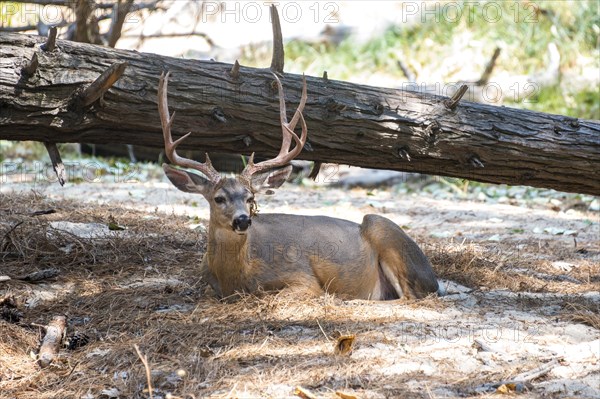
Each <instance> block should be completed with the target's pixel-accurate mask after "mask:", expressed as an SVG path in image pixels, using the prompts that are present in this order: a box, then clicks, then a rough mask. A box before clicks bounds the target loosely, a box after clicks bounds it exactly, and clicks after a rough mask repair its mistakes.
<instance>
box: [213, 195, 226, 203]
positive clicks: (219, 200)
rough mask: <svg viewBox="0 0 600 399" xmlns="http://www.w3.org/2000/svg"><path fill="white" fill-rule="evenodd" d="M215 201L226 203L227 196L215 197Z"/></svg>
mask: <svg viewBox="0 0 600 399" xmlns="http://www.w3.org/2000/svg"><path fill="white" fill-rule="evenodd" d="M215 202H216V203H217V204H224V203H225V197H223V196H218V197H215Z"/></svg>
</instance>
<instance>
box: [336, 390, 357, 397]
mask: <svg viewBox="0 0 600 399" xmlns="http://www.w3.org/2000/svg"><path fill="white" fill-rule="evenodd" d="M335 394H336V395H337V396H339V397H340V398H342V399H358V397H357V396H354V395H350V394H349V393H344V392H340V391H335Z"/></svg>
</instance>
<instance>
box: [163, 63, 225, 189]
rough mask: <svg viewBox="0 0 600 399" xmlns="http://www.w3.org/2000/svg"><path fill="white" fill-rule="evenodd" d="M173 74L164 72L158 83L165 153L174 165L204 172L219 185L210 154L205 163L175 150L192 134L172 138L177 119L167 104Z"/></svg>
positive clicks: (218, 178)
mask: <svg viewBox="0 0 600 399" xmlns="http://www.w3.org/2000/svg"><path fill="white" fill-rule="evenodd" d="M170 74H171V73H170V72H167V73H166V74H165V73H164V72H163V73H162V74H161V75H160V82H159V83H158V113H159V114H160V123H161V125H162V131H163V137H164V140H165V153H166V155H167V158H169V160H170V161H171V163H173V164H174V165H177V166H181V167H182V168H189V169H195V170H197V171H199V172H202V173H203V174H204V175H205V176H206V177H207V178H208V179H209V180H210V181H212V182H213V183H217V182H218V181H219V180H220V179H221V175H220V174H219V172H218V171H217V170H216V169H215V168H213V166H212V163H211V162H210V158H209V157H208V154H206V161H205V162H204V163H202V162H198V161H194V160H193V159H188V158H183V157H181V156H179V155H178V154H177V152H176V151H175V149H176V148H177V146H178V145H179V144H181V142H182V141H183V140H185V139H186V138H187V137H188V136H189V135H190V134H192V132H189V133H188V134H186V135H185V136H183V137H180V138H178V139H177V140H175V141H173V137H172V136H171V126H172V125H173V120H174V119H175V112H173V114H172V115H169V104H168V102H167V85H168V82H169V75H170Z"/></svg>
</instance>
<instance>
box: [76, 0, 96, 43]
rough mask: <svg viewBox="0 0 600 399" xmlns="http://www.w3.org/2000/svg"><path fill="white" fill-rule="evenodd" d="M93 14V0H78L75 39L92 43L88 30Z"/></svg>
mask: <svg viewBox="0 0 600 399" xmlns="http://www.w3.org/2000/svg"><path fill="white" fill-rule="evenodd" d="M91 14H92V2H91V0H77V5H76V7H75V18H76V23H75V37H74V38H73V40H74V41H76V42H80V43H90V35H89V32H88V22H89V19H90V15H91Z"/></svg>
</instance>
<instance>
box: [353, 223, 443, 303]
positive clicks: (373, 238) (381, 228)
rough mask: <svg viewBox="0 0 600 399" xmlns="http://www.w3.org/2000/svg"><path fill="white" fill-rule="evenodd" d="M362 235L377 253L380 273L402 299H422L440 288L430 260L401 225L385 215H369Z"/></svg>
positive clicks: (362, 225)
mask: <svg viewBox="0 0 600 399" xmlns="http://www.w3.org/2000/svg"><path fill="white" fill-rule="evenodd" d="M361 234H362V236H363V238H364V239H365V240H367V241H368V242H369V244H370V245H371V247H372V248H373V249H374V250H375V251H376V253H377V254H378V262H379V272H380V273H381V274H383V276H385V278H386V280H387V282H388V283H389V284H390V285H391V286H392V287H393V288H394V289H395V290H396V293H397V295H398V297H399V298H406V299H417V298H423V297H425V296H427V295H429V294H432V293H435V292H437V291H438V288H439V287H438V281H437V278H436V276H435V273H434V271H433V269H432V267H431V263H429V260H428V259H427V257H426V256H425V254H424V253H423V251H421V248H419V246H418V245H417V244H416V243H415V242H414V241H413V240H412V239H411V238H410V237H409V236H408V235H406V233H405V232H404V231H403V230H402V229H401V228H400V227H399V226H398V225H396V224H395V223H393V222H392V221H391V220H389V219H387V218H384V217H382V216H378V215H366V216H365V217H364V219H363V222H362V224H361Z"/></svg>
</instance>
